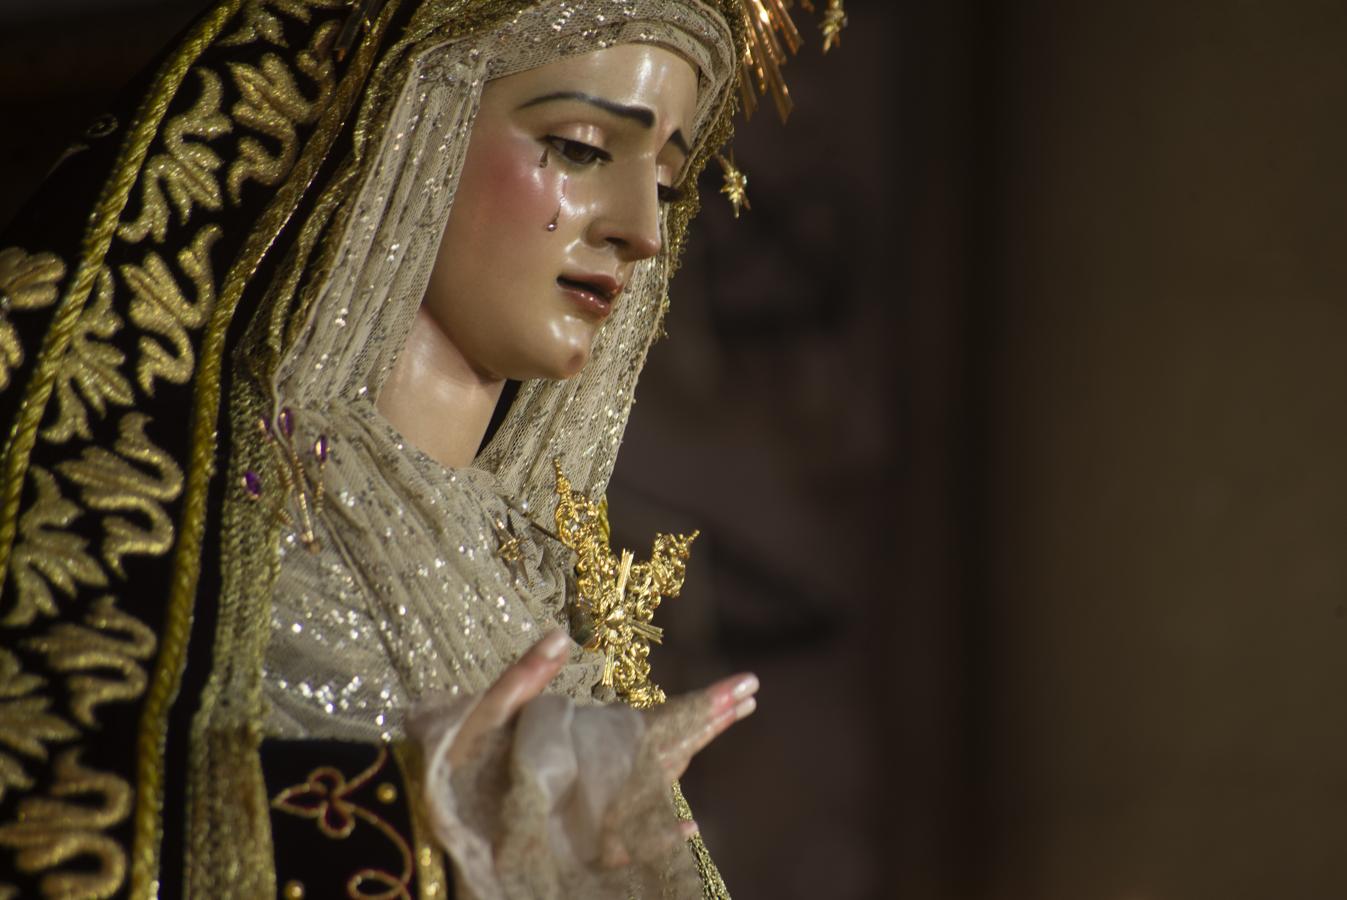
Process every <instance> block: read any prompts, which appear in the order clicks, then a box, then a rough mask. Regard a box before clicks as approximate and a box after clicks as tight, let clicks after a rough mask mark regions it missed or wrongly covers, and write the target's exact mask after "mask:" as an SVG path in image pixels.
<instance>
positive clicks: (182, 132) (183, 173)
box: [117, 68, 234, 244]
mask: <svg viewBox="0 0 1347 900" xmlns="http://www.w3.org/2000/svg"><path fill="white" fill-rule="evenodd" d="M192 71H194V72H196V73H197V75H198V76H199V77H200V79H201V96H200V97H199V98H197V102H196V105H194V106H193V107H192V108H191V109H190V110H188V111H187V112H185V113H183V114H182V115H179V116H175V117H174V118H172V119H170V120H169V123H168V124H167V125H166V126H164V132H163V134H164V138H163V140H164V148H165V149H164V152H163V153H158V154H155V156H154V157H153V158H152V159H151V160H150V161H149V162H148V163H146V164H145V169H144V171H143V172H142V174H141V177H140V185H141V187H140V202H141V209H140V215H139V216H138V217H137V218H136V219H135V220H134V221H131V222H123V223H122V224H121V225H119V226H118V227H117V236H118V237H120V238H121V239H122V240H124V241H126V242H128V243H132V244H134V243H138V242H139V241H143V240H144V239H145V237H146V235H153V236H154V241H155V243H163V240H164V236H165V235H166V234H167V233H168V219H169V209H168V205H169V202H170V201H171V202H172V204H173V206H174V208H175V209H177V211H178V217H179V219H180V220H181V221H182V222H183V223H186V222H187V220H188V218H189V217H190V216H191V213H192V206H193V204H199V205H201V206H203V207H205V208H206V209H211V210H218V209H220V207H221V206H222V202H221V198H220V181H219V179H218V178H217V177H216V176H215V170H216V169H218V168H220V166H222V165H224V160H222V159H221V158H220V156H219V155H218V154H217V153H216V152H215V151H214V150H211V149H210V148H209V147H207V146H206V145H205V143H202V142H196V141H190V142H189V141H188V140H187V138H189V137H197V138H204V139H205V140H207V141H209V140H212V139H214V138H217V137H219V136H220V135H223V134H228V133H229V132H230V131H231V130H233V127H234V126H233V123H232V122H230V121H229V117H228V116H226V115H225V114H224V113H222V112H221V111H220V99H221V90H220V76H219V75H216V74H215V73H214V72H211V71H210V70H208V69H201V68H197V69H193V70H192ZM165 194H167V196H165Z"/></svg>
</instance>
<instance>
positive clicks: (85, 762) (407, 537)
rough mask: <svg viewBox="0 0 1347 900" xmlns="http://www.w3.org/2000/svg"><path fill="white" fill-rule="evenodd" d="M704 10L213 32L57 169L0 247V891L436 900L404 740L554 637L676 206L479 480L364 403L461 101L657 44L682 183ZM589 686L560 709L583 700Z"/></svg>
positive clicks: (464, 15) (220, 20) (450, 160)
mask: <svg viewBox="0 0 1347 900" xmlns="http://www.w3.org/2000/svg"><path fill="white" fill-rule="evenodd" d="M732 6H733V4H732V3H730V2H728V0H727V2H723V3H703V2H699V0H683V2H671V0H588V2H576V3H572V2H562V0H550V2H544V3H541V4H526V3H519V2H513V3H511V2H463V0H458V2H455V0H427V2H423V3H416V2H413V0H401V2H400V0H388V2H385V3H375V2H362V3H357V4H355V6H354V7H352V6H351V5H349V4H347V3H344V2H339V0H246V2H240V0H225V2H221V3H218V4H217V5H216V6H215V7H213V8H212V9H211V10H209V11H208V12H207V13H206V14H205V15H204V16H203V17H202V18H201V19H200V20H199V21H198V22H197V23H196V24H195V25H193V26H192V27H191V28H190V29H189V31H188V32H187V33H186V34H185V36H184V37H183V39H182V41H181V42H180V43H179V44H178V45H177V46H176V47H175V48H174V49H173V50H172V51H170V52H169V54H168V55H167V56H166V57H164V58H163V60H161V62H160V63H159V65H158V68H157V69H156V70H155V72H154V74H153V75H152V76H151V78H150V79H149V81H148V87H146V86H144V85H141V86H140V87H139V90H138V91H137V92H135V93H134V94H133V95H129V96H128V100H127V103H126V104H125V105H124V106H123V107H122V108H120V109H118V110H115V111H114V112H112V113H110V114H109V115H108V116H106V117H104V118H103V119H100V120H99V121H98V122H96V123H94V125H93V126H92V127H91V128H90V130H89V131H88V132H87V133H86V135H85V136H84V138H83V139H82V140H81V142H80V143H79V144H78V145H77V146H76V147H75V148H72V153H71V154H70V155H69V156H68V158H67V159H66V160H64V161H63V162H62V164H61V166H60V167H59V168H58V169H57V170H56V172H55V174H54V176H53V179H52V182H51V185H50V186H49V187H48V188H46V189H44V190H43V191H42V192H39V193H38V195H37V196H36V197H35V199H34V201H33V202H32V204H31V205H30V206H29V207H28V209H27V211H26V212H25V213H24V214H23V215H22V216H21V217H20V219H19V220H18V221H17V222H16V223H14V224H13V225H12V226H11V227H10V229H9V230H8V231H7V233H6V236H5V239H4V240H3V242H0V291H3V297H0V301H3V302H2V303H0V380H2V381H3V384H0V388H2V389H3V392H2V393H0V414H3V415H4V416H5V417H6V420H7V421H8V422H9V423H10V429H9V433H8V437H7V441H6V445H5V450H4V473H3V479H4V488H3V491H4V501H3V504H4V508H3V510H0V564H3V566H4V567H5V572H6V578H5V582H4V588H3V598H2V600H0V627H2V628H3V634H4V637H3V644H0V726H3V727H0V850H2V851H3V852H4V853H5V854H6V862H5V864H4V865H2V866H0V896H29V895H33V896H99V897H110V896H122V895H128V896H137V897H142V896H152V895H158V894H160V893H163V894H165V895H168V896H175V895H178V894H180V893H186V894H190V895H193V896H221V895H222V893H221V892H222V891H223V893H224V894H227V895H232V896H246V897H255V896H263V895H267V894H273V893H276V892H278V891H280V892H281V893H283V894H285V895H287V896H304V895H306V893H305V892H306V891H307V895H308V896H369V895H373V894H374V893H376V892H378V891H386V893H383V894H379V895H380V896H444V892H445V891H447V890H449V888H450V881H449V880H447V879H446V872H445V860H444V859H443V857H442V856H441V855H440V854H439V853H438V852H437V850H436V849H435V847H434V844H433V842H432V841H431V840H430V838H429V836H428V834H427V831H426V825H425V811H424V810H423V809H421V808H420V807H419V800H418V790H417V779H418V777H419V775H418V773H419V770H420V767H421V763H420V761H419V760H417V759H416V758H415V751H414V750H412V749H409V747H408V745H407V743H406V742H405V741H402V740H401V737H402V730H401V729H402V722H401V716H402V714H403V713H405V711H406V709H407V708H408V707H409V705H410V704H411V703H413V702H414V701H415V700H416V699H417V698H418V697H420V696H421V695H422V694H424V693H427V692H431V691H447V692H450V693H453V692H456V691H461V692H475V691H480V690H481V689H483V688H484V687H485V686H486V685H487V684H489V683H490V682H491V680H492V679H493V678H494V676H495V675H496V674H497V673H499V671H500V670H501V668H503V666H504V665H506V664H507V663H508V662H509V661H511V660H513V659H514V658H516V657H517V656H518V654H519V653H520V652H521V651H522V650H523V649H524V648H525V647H527V646H528V645H529V644H531V643H532V642H533V641H534V640H535V639H536V637H537V636H539V635H540V634H541V632H542V631H544V630H546V629H547V628H550V627H551V626H552V625H554V624H558V623H563V622H564V621H565V619H566V609H565V605H566V599H567V591H568V582H569V581H570V580H571V579H572V577H573V576H572V567H573V564H574V562H573V558H572V557H571V556H570V554H569V551H567V549H566V548H565V547H564V546H562V545H561V544H560V543H559V542H557V541H556V540H554V539H552V538H550V537H548V536H547V535H546V534H545V533H544V530H543V529H540V528H538V527H536V525H537V522H539V521H545V520H546V518H547V517H548V516H549V515H550V512H551V509H552V508H553V507H554V505H555V502H556V501H555V485H556V475H555V469H554V465H555V464H556V461H559V462H560V465H561V467H562V468H563V470H564V471H565V472H566V473H567V474H568V476H569V477H570V479H571V480H572V481H573V482H574V483H575V485H576V486H577V487H578V488H579V489H581V490H582V491H583V492H584V493H585V494H588V495H591V496H597V495H598V494H600V493H602V491H603V488H604V485H605V483H606V481H607V478H608V476H609V473H610V472H611V469H612V465H613V461H614V458H615V455H616V452H617V447H618V444H619V442H620V440H621V435H622V430H623V428H624V426H625V423H626V419H627V416H628V413H629V411H630V406H631V402H632V392H633V390H634V387H635V382H636V378H637V375H638V374H639V371H640V368H641V366H642V363H643V361H644V357H645V353H646V350H647V349H648V347H649V345H650V343H651V341H652V340H653V339H654V337H655V335H656V333H657V332H658V330H659V322H660V319H661V317H662V315H663V312H664V307H665V304H666V302H667V301H666V297H665V290H666V285H667V282H668V278H669V276H670V274H671V272H672V270H673V268H674V266H675V264H676V260H677V255H678V249H679V247H680V245H681V242H682V239H683V235H684V230H685V228H686V225H687V222H688V220H689V219H690V218H691V216H692V215H693V214H694V213H695V210H696V205H697V201H696V196H695V192H693V191H688V199H686V200H684V201H681V202H678V203H675V204H672V205H670V206H669V207H667V208H666V210H665V212H664V213H663V221H662V223H661V227H662V230H663V232H664V238H665V240H664V246H665V250H664V251H663V252H662V253H661V255H660V256H659V257H657V258H655V259H652V260H649V261H647V262H645V263H643V264H641V265H640V266H639V268H638V270H637V272H636V274H635V275H634V276H633V279H632V281H631V283H630V284H629V286H628V289H627V291H626V292H625V293H624V299H623V303H622V304H621V305H620V306H619V308H618V309H617V310H616V311H615V313H614V315H613V317H612V318H611V319H610V320H609V321H608V322H607V323H606V324H605V326H604V328H603V329H602V331H601V333H600V335H599V337H598V338H597V340H596V343H595V348H594V353H593V357H592V360H591V362H590V364H589V365H588V366H587V368H586V369H585V371H584V372H583V373H582V374H581V375H579V376H577V377H576V378H574V379H571V380H569V381H566V382H530V383H526V384H524V385H523V386H522V387H521V389H520V392H519V395H518V397H517V398H516V399H515V401H514V403H513V404H512V406H511V408H510V410H509V412H508V414H507V416H506V417H505V419H504V421H503V423H502V424H501V426H500V428H499V429H498V431H497V432H496V433H495V435H494V437H493V438H492V440H491V441H490V443H489V444H488V445H487V446H486V447H485V448H484V449H483V451H482V453H481V454H480V455H479V457H478V459H477V461H476V463H475V464H474V466H473V467H471V468H467V469H460V470H446V469H444V468H443V467H441V466H439V465H438V464H436V463H434V462H433V461H432V460H430V459H428V458H427V457H425V456H423V455H422V454H420V453H419V452H417V451H416V450H415V449H414V448H412V447H410V446H407V445H405V444H404V442H402V441H401V439H400V438H399V436H398V435H397V434H396V433H395V432H394V431H393V430H392V429H391V428H390V427H389V426H388V425H387V424H386V423H385V422H384V421H383V420H382V419H381V418H380V417H379V416H378V415H377V413H376V412H375V410H374V407H373V398H374V396H375V395H377V392H378V389H379V386H380V384H381V383H382V380H383V378H384V377H385V375H386V373H387V372H388V370H389V368H390V367H391V366H392V364H393V362H394V360H395V358H396V354H397V352H398V351H399V349H400V348H401V346H402V344H403V342H404V340H405V337H406V334H407V331H408V328H409V327H410V322H411V318H412V315H413V313H414V312H415V309H416V306H417V304H418V303H419V300H420V297H421V294H422V293H423V291H424V286H425V283H426V279H427V277H428V275H429V266H430V262H431V260H432V259H433V256H434V247H435V246H436V244H437V243H438V238H439V235H440V233H441V232H442V230H443V225H444V222H445V220H446V218H447V216H448V212H449V208H450V204H451V202H452V196H453V191H454V184H455V178H456V174H457V168H458V166H459V165H460V164H461V162H462V159H463V154H464V152H465V150H466V145H467V138H468V134H469V132H470V129H471V125H472V119H473V115H474V113H475V110H476V105H477V101H478V98H479V96H480V91H481V88H482V85H483V84H484V83H485V82H486V81H487V80H489V79H490V78H493V77H499V76H501V75H505V74H508V73H510V72H514V71H521V70H523V69H526V68H530V67H532V66H537V65H542V64H544V63H546V62H548V61H551V60H553V59H557V58H560V57H562V56H565V55H568V54H573V53H581V52H586V51H588V50H591V49H596V48H599V47H602V46H606V45H608V44H611V43H619V42H627V41H644V42H655V43H659V44H662V45H665V46H669V47H671V48H673V49H675V50H677V51H678V52H680V53H682V54H683V55H684V56H686V57H687V58H689V59H690V60H692V61H693V62H694V63H695V64H696V66H697V68H698V70H699V71H700V73H701V75H700V82H701V89H700V95H699V105H698V112H697V124H696V132H697V135H698V139H697V141H696V143H695V146H694V148H693V151H694V152H693V156H692V160H691V163H690V165H689V167H688V171H687V175H686V176H685V177H686V181H687V183H688V184H692V183H694V181H695V178H696V174H697V172H698V171H699V170H700V169H701V168H702V167H703V166H704V165H705V163H706V161H707V159H708V158H709V157H710V156H711V155H712V153H713V152H714V151H715V149H717V148H718V147H719V146H720V145H721V144H723V142H724V140H725V139H726V137H727V136H728V132H729V114H730V112H731V108H732V106H733V99H732V88H733V79H732V75H733V71H734V69H735V66H736V65H737V60H738V58H739V55H740V50H739V48H742V47H743V46H744V42H745V37H744V29H745V23H744V21H743V19H742V18H741V17H740V16H739V15H738V14H737V7H734V8H733V10H732V9H731V7H732ZM507 546H508V547H509V548H510V551H511V552H509V553H502V552H501V551H502V548H503V547H507ZM601 668H602V659H601V658H600V657H597V656H595V655H593V654H577V655H576V657H575V658H574V659H573V661H572V663H571V665H569V666H568V667H567V668H566V670H565V671H564V672H563V675H562V677H561V678H560V679H559V681H558V683H557V684H556V685H554V687H556V688H558V689H559V690H560V691H561V692H562V693H564V694H566V695H569V696H571V697H573V698H575V699H576V700H578V701H580V702H593V701H594V700H596V699H597V700H608V699H612V697H611V695H610V694H606V693H605V692H604V691H602V690H600V691H599V692H598V693H597V694H596V693H595V690H594V688H595V685H596V684H597V683H598V681H599V673H600V670H601ZM336 841H341V842H343V843H341V844H340V845H337V844H335V843H334V842H336ZM334 848H335V849H334ZM695 852H696V854H697V856H698V858H699V860H700V862H701V869H702V872H703V878H704V881H705V885H706V891H707V893H708V894H710V895H721V894H723V892H724V888H723V885H721V884H720V882H719V877H718V876H717V875H716V874H715V871H714V867H713V866H711V865H710V863H709V858H708V857H706V855H705V849H704V848H703V847H701V846H700V844H698V845H697V846H696V847H695ZM334 854H339V855H340V856H341V857H342V858H344V859H346V858H349V859H350V860H351V865H343V866H336V867H334V866H331V865H326V866H324V865H322V862H323V861H324V860H328V861H330V860H332V859H334V858H335V857H334ZM315 861H316V862H315ZM315 868H317V869H331V870H333V871H315ZM337 870H340V871H337ZM323 878H330V879H336V880H335V881H332V882H331V885H332V887H331V888H330V890H329V889H327V888H323V887H321V886H319V885H321V884H322V883H323V882H322V881H321V879H323ZM222 885H223V886H225V887H222ZM179 886H181V887H179Z"/></svg>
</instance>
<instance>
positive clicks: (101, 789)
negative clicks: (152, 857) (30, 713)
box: [0, 748, 131, 897]
mask: <svg viewBox="0 0 1347 900" xmlns="http://www.w3.org/2000/svg"><path fill="white" fill-rule="evenodd" d="M79 753H80V751H79V749H78V748H71V749H68V750H65V751H63V752H62V753H61V754H60V755H59V756H57V757H56V762H55V764H54V765H53V767H52V772H53V775H54V776H55V783H54V784H53V785H52V787H51V791H50V796H45V797H25V798H24V799H23V800H21V801H20V802H19V809H18V815H17V816H16V817H15V820H14V822H12V823H10V824H7V825H0V846H5V847H11V848H14V849H15V850H17V851H18V852H17V853H16V854H15V856H14V861H15V864H16V866H17V867H18V869H19V871H21V872H27V873H32V872H41V871H45V870H51V869H56V867H57V866H61V865H63V864H64V863H71V862H73V863H74V865H73V866H71V868H69V869H65V870H56V871H48V872H47V874H46V875H43V876H42V880H41V882H40V883H41V885H42V893H43V894H44V895H46V896H48V897H111V896H112V895H113V893H114V892H115V891H116V890H117V888H118V887H119V886H120V885H121V883H122V880H123V879H124V878H125V877H126V852H125V851H124V850H123V849H122V846H121V844H119V843H118V842H117V841H116V840H114V839H112V838H110V837H108V836H107V835H106V834H103V833H102V831H103V830H104V829H107V828H110V827H112V826H113V825H116V824H117V823H118V822H121V821H122V820H124V819H125V818H126V817H127V815H128V814H129V813H130V812H131V785H130V784H129V783H127V782H126V781H125V780H124V779H122V778H119V777H117V776H116V775H112V774H110V773H107V772H99V771H96V770H94V769H86V768H84V767H83V766H81V765H80V762H79ZM90 862H93V863H95V864H96V866H95V867H91V866H90Z"/></svg>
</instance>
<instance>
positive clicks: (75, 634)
mask: <svg viewBox="0 0 1347 900" xmlns="http://www.w3.org/2000/svg"><path fill="white" fill-rule="evenodd" d="M84 620H85V622H86V623H88V624H86V625H76V624H73V623H70V622H61V623H58V624H56V625H53V626H52V627H51V628H50V629H48V631H47V632H46V633H44V634H43V635H41V636H40V637H36V638H32V639H30V640H27V641H24V644H23V645H24V647H26V648H28V649H32V650H36V651H38V652H40V653H42V654H44V655H45V656H46V658H47V668H48V670H49V671H52V672H62V673H66V686H67V688H68V690H69V691H70V713H71V715H73V716H74V717H75V720H76V721H77V722H79V723H80V724H81V725H85V726H87V727H89V728H93V727H95V726H96V725H97V720H96V719H95V718H94V707H96V706H98V705H99V704H100V703H109V702H112V701H116V700H134V699H135V698H136V697H139V696H140V694H141V692H142V691H143V690H145V682H146V677H145V669H144V668H143V667H142V666H141V665H140V661H142V660H146V659H149V658H150V657H151V656H152V655H153V654H154V647H155V638H154V632H153V631H151V630H150V629H149V628H148V627H146V625H145V624H144V623H143V622H141V621H140V620H139V619H137V618H135V617H134V616H129V615H127V614H126V613H124V612H122V611H121V610H119V609H117V601H116V599H115V598H114V597H111V596H107V597H100V598H99V599H98V601H97V602H96V603H94V605H93V607H92V608H91V609H90V610H89V612H88V613H87V614H86V615H85V617H84ZM112 671H115V672H119V673H121V678H115V677H111V675H110V672H112ZM89 672H99V673H101V674H98V675H92V674H87V673H89Z"/></svg>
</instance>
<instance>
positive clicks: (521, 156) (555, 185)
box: [481, 137, 562, 231]
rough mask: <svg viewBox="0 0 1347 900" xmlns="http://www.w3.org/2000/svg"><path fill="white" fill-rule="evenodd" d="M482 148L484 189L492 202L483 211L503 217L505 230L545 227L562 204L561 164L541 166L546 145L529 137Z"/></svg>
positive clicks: (501, 223) (509, 139)
mask: <svg viewBox="0 0 1347 900" xmlns="http://www.w3.org/2000/svg"><path fill="white" fill-rule="evenodd" d="M482 149H483V150H484V151H485V154H487V155H484V157H483V162H484V163H485V170H484V171H483V173H482V174H483V176H484V178H483V184H482V188H483V189H484V190H485V192H486V194H487V198H488V201H489V202H487V203H484V204H482V205H481V206H482V211H483V212H484V213H486V214H488V215H492V214H494V215H496V216H501V217H503V219H502V220H501V221H500V222H498V223H497V224H498V225H501V226H504V227H503V229H502V230H505V231H517V230H520V229H526V228H529V227H536V228H538V229H542V228H544V227H545V226H546V224H547V223H548V222H549V221H551V219H552V216H553V215H554V214H555V213H556V210H557V206H558V204H559V203H560V199H559V197H560V180H561V178H562V176H561V175H560V173H559V171H558V169H559V168H560V167H559V166H557V165H556V163H555V161H553V163H552V164H551V165H549V166H546V167H542V166H539V164H538V163H539V161H540V160H541V159H542V147H541V146H540V145H539V144H538V142H537V141H534V140H531V139H527V138H524V139H521V138H518V137H510V138H505V139H501V140H497V141H492V142H490V144H489V145H488V146H486V147H483V148H482Z"/></svg>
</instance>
